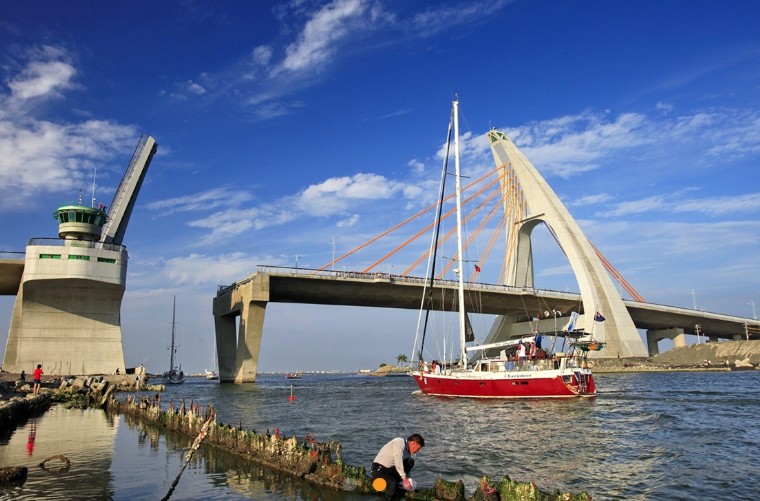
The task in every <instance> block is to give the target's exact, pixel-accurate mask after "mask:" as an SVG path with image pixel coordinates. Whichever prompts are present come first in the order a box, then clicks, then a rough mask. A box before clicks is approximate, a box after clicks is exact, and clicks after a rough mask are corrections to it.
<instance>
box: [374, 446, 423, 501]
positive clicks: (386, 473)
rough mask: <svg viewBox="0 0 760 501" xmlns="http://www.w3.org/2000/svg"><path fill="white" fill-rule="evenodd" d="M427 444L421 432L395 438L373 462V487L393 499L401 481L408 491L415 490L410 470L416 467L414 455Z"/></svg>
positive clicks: (387, 497) (381, 450)
mask: <svg viewBox="0 0 760 501" xmlns="http://www.w3.org/2000/svg"><path fill="white" fill-rule="evenodd" d="M424 446H425V439H423V438H422V435H420V434H419V433H414V434H412V435H409V438H407V439H406V440H404V439H403V438H400V437H399V438H394V439H393V440H391V441H390V442H388V443H387V444H385V445H384V446H383V448H382V449H380V452H378V453H377V456H376V457H375V460H374V461H373V462H372V470H371V476H372V487H374V489H375V490H376V491H378V492H379V491H382V492H383V493H384V494H385V498H386V499H393V498H394V497H395V495H396V490H397V488H398V485H399V483H400V484H401V485H402V486H403V488H404V489H405V490H407V491H411V490H414V482H413V481H412V479H411V477H409V472H411V471H412V468H413V467H414V455H415V454H417V452H419V450H420V449H422V448H423V447H424Z"/></svg>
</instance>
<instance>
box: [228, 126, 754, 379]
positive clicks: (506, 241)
mask: <svg viewBox="0 0 760 501" xmlns="http://www.w3.org/2000/svg"><path fill="white" fill-rule="evenodd" d="M487 139H488V142H489V144H490V147H491V152H492V154H493V157H494V162H495V168H494V169H493V170H490V171H488V172H484V173H481V175H479V176H477V177H473V178H472V180H471V181H469V182H468V183H467V184H466V186H464V187H463V189H462V196H463V197H464V198H463V200H462V203H461V205H462V207H463V208H464V207H465V206H467V207H469V209H468V212H467V213H466V215H465V216H463V217H462V219H463V221H464V223H465V224H469V225H470V226H471V227H474V228H475V229H474V231H472V233H471V234H469V235H468V236H467V238H466V242H464V247H463V253H465V252H468V250H470V251H471V250H473V249H475V248H478V249H483V250H482V251H478V252H476V253H475V257H474V258H472V259H469V258H468V259H465V260H464V261H465V262H467V263H468V267H469V266H470V265H471V266H472V270H470V272H469V273H468V270H457V269H452V268H453V266H454V263H455V261H456V260H457V258H458V256H456V255H455V256H451V255H449V257H447V258H445V259H444V260H442V261H441V264H440V268H439V269H438V270H437V271H435V268H434V266H435V264H434V263H435V262H436V261H435V260H430V259H429V256H430V255H435V254H437V253H438V251H439V248H438V246H441V245H443V244H444V243H445V242H446V241H448V240H449V239H450V238H451V237H452V236H453V235H454V231H455V230H454V229H448V230H446V229H444V228H443V226H442V225H441V222H443V221H445V220H447V219H448V218H449V217H450V216H452V217H451V219H453V215H454V214H455V209H454V208H450V205H451V203H452V202H451V200H452V199H453V197H454V196H455V195H454V194H451V195H448V196H444V195H445V194H446V191H445V185H446V178H447V176H449V174H448V173H447V170H446V164H445V163H444V169H443V173H442V176H441V184H440V193H441V197H440V199H441V200H442V202H441V203H434V204H431V205H429V206H428V207H426V208H425V209H423V210H422V211H420V212H419V213H417V214H416V215H414V216H412V217H410V218H408V219H406V220H405V221H402V222H401V223H399V224H397V225H395V226H393V227H392V228H390V229H389V230H387V231H385V232H383V233H381V234H379V235H377V236H376V237H374V238H372V239H370V240H369V241H367V242H365V243H364V244H362V245H360V246H358V247H357V248H355V249H353V250H352V251H350V252H348V253H345V254H343V255H342V256H340V257H338V258H337V259H333V261H331V262H330V263H327V264H325V265H324V266H323V267H321V268H319V269H317V270H304V269H298V268H273V267H268V266H259V267H258V269H257V270H256V272H255V273H253V274H252V275H251V276H249V277H247V278H244V279H242V280H240V281H238V282H236V283H235V284H232V285H229V286H224V287H220V288H219V290H218V292H217V295H216V297H215V298H214V317H215V329H216V343H217V353H218V357H219V376H220V380H221V381H222V382H252V381H255V378H256V370H257V367H258V355H259V349H260V346H261V336H262V334H263V329H264V317H265V312H266V305H267V304H268V303H269V302H289V303H311V304H324V305H350V306H367V307H385V308H408V309H419V308H420V306H421V301H422V297H423V287H424V286H425V284H426V283H428V285H430V279H426V278H421V276H423V275H428V274H429V276H432V277H434V281H433V282H432V294H433V300H432V303H433V305H434V306H433V307H434V308H435V309H440V310H446V311H454V310H455V309H456V308H457V307H458V306H457V304H456V293H455V289H456V283H455V281H452V280H446V276H447V274H448V273H451V272H453V273H454V274H457V273H468V274H469V277H468V278H467V286H466V288H467V292H468V295H467V297H466V299H465V302H468V303H469V302H472V304H468V305H466V306H467V308H468V311H471V312H478V313H484V314H492V315H496V319H495V320H494V323H493V325H492V327H491V329H490V331H489V333H488V336H487V337H486V339H485V340H484V341H483V342H484V343H492V342H498V341H502V340H506V339H510V338H513V337H516V336H520V335H523V334H526V333H530V332H533V330H535V329H539V330H540V331H542V332H549V331H551V330H552V328H556V324H557V322H558V321H561V320H558V317H559V318H560V319H561V318H562V317H563V316H565V315H567V314H568V313H569V312H571V311H575V312H577V313H579V317H578V324H577V327H578V328H579V329H581V330H584V331H585V332H593V333H594V336H595V337H596V338H597V339H600V340H604V341H605V342H606V346H605V349H604V353H602V354H600V355H598V356H603V357H637V356H648V355H654V354H657V353H658V342H659V341H660V340H662V339H672V340H673V342H674V344H675V346H682V345H685V344H686V336H687V335H690V334H691V335H697V336H700V337H701V336H705V338H709V339H711V340H718V339H744V338H747V339H749V338H750V337H753V336H754V337H760V323H759V322H758V321H757V320H753V319H748V318H743V317H735V316H730V315H722V314H719V313H707V312H703V311H697V310H689V309H685V308H678V307H672V306H665V305H657V304H651V303H647V302H646V301H645V300H644V298H643V297H642V296H641V294H639V293H638V292H637V291H636V290H635V289H634V288H633V287H632V286H631V285H630V283H629V282H627V281H626V280H625V279H624V278H623V276H622V275H621V274H620V273H619V272H618V271H617V270H616V269H615V268H614V267H613V265H612V264H611V263H610V262H609V261H608V260H607V259H606V258H604V256H603V255H602V254H601V252H600V251H599V250H598V249H597V248H596V247H594V245H593V244H591V242H590V241H589V240H588V239H587V238H586V236H585V235H584V234H583V232H582V231H581V229H580V227H579V226H578V224H577V223H576V221H575V220H574V219H573V217H572V216H571V215H570V213H569V211H568V210H567V208H565V206H564V205H563V204H562V202H561V201H560V199H559V197H557V195H556V194H555V193H554V191H553V190H552V189H551V187H550V186H549V185H548V183H547V182H546V181H545V180H544V179H543V177H542V176H541V175H540V174H539V172H538V170H537V169H536V168H535V167H534V166H533V165H532V164H531V163H530V161H529V160H528V159H527V158H526V157H525V155H523V153H522V152H521V151H520V150H519V149H518V148H517V147H516V146H515V145H514V143H512V142H511V140H510V139H509V138H508V137H507V136H506V135H505V134H504V133H503V132H500V131H497V130H492V131H489V132H488V134H487ZM447 203H448V204H449V208H448V209H447V207H446V204H447ZM433 211H435V213H436V217H435V218H428V220H433V221H434V222H433V223H420V222H419V221H421V220H422V219H421V216H423V215H424V214H428V213H432V212H433ZM415 224H417V226H416V227H415V229H414V230H410V228H412V227H414V225H415ZM539 225H544V226H545V227H546V228H547V229H548V231H549V233H550V235H551V236H552V237H553V238H554V240H555V241H556V243H557V244H558V245H559V247H560V249H561V250H562V252H563V253H564V255H565V257H566V258H567V261H568V263H569V264H570V266H571V268H572V270H573V274H574V275H575V278H576V279H577V283H578V289H579V293H567V292H559V291H549V290H539V289H536V288H535V284H534V269H533V268H534V259H533V245H534V243H533V240H532V236H533V230H534V229H536V227H538V226H539ZM401 228H405V229H406V230H405V232H404V233H403V235H405V236H403V237H399V236H398V235H399V234H402V232H401ZM432 231H436V232H438V238H437V239H436V240H435V241H436V242H438V243H437V245H436V246H434V245H432V244H431V245H430V246H429V247H426V246H425V244H424V243H423V242H424V241H426V239H427V238H428V236H429V235H430V234H431V232H432ZM391 235H393V239H394V245H392V246H386V247H385V249H386V250H385V251H384V254H382V255H381V256H380V257H377V258H376V259H374V260H370V261H367V260H366V259H356V261H359V262H364V263H369V264H366V265H364V266H361V267H356V268H358V269H357V270H356V271H346V270H345V267H349V268H351V267H355V266H352V265H351V264H347V263H350V262H351V260H352V259H355V258H356V257H357V256H358V255H359V254H360V253H362V252H365V251H366V250H367V249H368V248H370V247H373V246H379V242H380V241H381V240H383V239H387V238H389V236H391ZM494 250H496V252H493V251H494ZM415 253H416V254H415ZM401 256H404V257H403V258H402V257H401ZM391 258H393V259H395V261H394V263H398V262H408V263H409V264H408V266H406V267H404V269H403V270H401V271H400V272H399V273H397V274H392V273H391V272H390V268H386V269H388V270H389V271H388V272H387V273H384V272H383V271H381V270H382V269H383V268H384V267H386V266H387V263H389V262H390V261H389V260H390V259H391ZM489 259H490V260H491V261H489V262H490V263H493V262H494V261H495V262H497V263H498V266H490V265H489V269H498V270H499V271H498V274H497V275H496V277H495V280H494V283H493V284H485V283H479V282H482V281H484V280H483V278H482V277H481V276H480V275H481V269H483V268H484V263H485V262H487V261H488V260H489ZM338 263H340V264H341V265H343V266H344V269H343V271H335V268H336V264H338ZM426 263H427V268H426V269H427V270H428V272H426V271H425V269H423V268H425V265H426ZM430 263H433V265H432V266H431V264H430ZM430 270H433V271H430ZM613 280H616V281H617V282H618V283H619V284H620V285H621V287H622V288H623V289H624V290H625V291H626V292H627V293H628V294H629V295H630V299H624V298H623V297H622V296H621V293H620V292H619V291H618V288H617V287H616V286H615V284H614V282H613ZM597 314H599V315H597ZM600 315H601V316H603V317H604V321H601V322H600V321H596V320H595V317H596V318H601V316H600ZM238 317H239V322H238ZM562 323H564V321H562ZM640 331H646V333H645V339H646V344H645V342H644V340H643V339H642V333H641V332H640Z"/></svg>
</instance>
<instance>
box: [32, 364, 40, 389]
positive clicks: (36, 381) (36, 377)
mask: <svg viewBox="0 0 760 501" xmlns="http://www.w3.org/2000/svg"><path fill="white" fill-rule="evenodd" d="M32 378H33V379H34V395H39V393H40V384H41V383H42V364H37V368H36V369H34V374H33V375H32Z"/></svg>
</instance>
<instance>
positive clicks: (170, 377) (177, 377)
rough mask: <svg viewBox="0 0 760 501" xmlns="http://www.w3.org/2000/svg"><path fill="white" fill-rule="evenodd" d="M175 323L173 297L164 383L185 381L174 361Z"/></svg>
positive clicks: (175, 304) (175, 346)
mask: <svg viewBox="0 0 760 501" xmlns="http://www.w3.org/2000/svg"><path fill="white" fill-rule="evenodd" d="M176 325H177V298H176V296H175V297H174V303H173V304H172V339H171V346H170V347H169V370H168V371H166V372H164V374H163V377H164V383H167V384H182V383H184V382H185V373H184V372H182V365H180V366H179V367H177V366H175V365H174V363H175V361H176V358H177V348H178V346H177V345H176V344H175V328H176Z"/></svg>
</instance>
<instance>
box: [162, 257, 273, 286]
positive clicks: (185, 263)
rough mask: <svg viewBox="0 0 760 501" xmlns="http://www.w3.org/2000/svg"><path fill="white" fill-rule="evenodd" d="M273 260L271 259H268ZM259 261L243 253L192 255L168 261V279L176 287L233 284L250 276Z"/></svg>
mask: <svg viewBox="0 0 760 501" xmlns="http://www.w3.org/2000/svg"><path fill="white" fill-rule="evenodd" d="M268 259H271V258H268ZM256 264H258V263H257V260H256V258H254V257H252V256H248V255H246V254H244V253H242V252H232V253H229V254H217V255H214V256H207V255H204V254H195V253H193V254H190V255H186V256H178V257H174V258H171V259H167V260H166V262H165V264H164V269H165V273H166V277H167V278H168V279H169V280H170V282H171V283H173V284H175V285H207V286H208V285H219V284H224V283H232V282H235V281H237V280H240V279H241V277H245V276H247V275H250V274H251V273H252V272H253V271H255V269H256Z"/></svg>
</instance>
